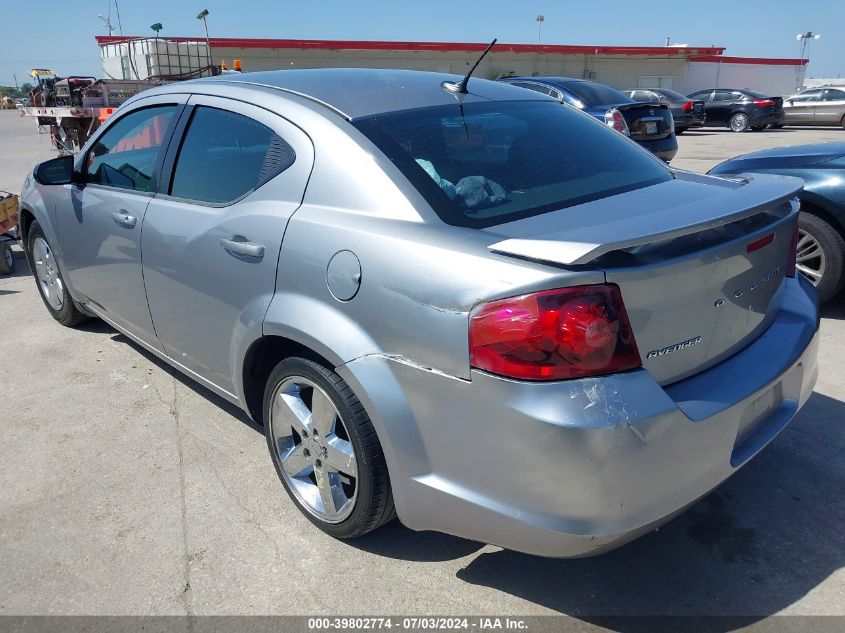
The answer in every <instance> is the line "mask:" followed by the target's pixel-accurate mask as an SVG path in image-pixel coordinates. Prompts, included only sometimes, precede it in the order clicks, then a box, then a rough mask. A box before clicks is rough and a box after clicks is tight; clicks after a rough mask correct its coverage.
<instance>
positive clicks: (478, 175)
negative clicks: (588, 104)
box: [353, 101, 672, 228]
mask: <svg viewBox="0 0 845 633" xmlns="http://www.w3.org/2000/svg"><path fill="white" fill-rule="evenodd" d="M353 124H354V125H355V126H356V127H357V128H358V129H359V130H361V131H362V132H363V133H364V134H365V135H366V136H367V137H368V138H369V139H370V140H371V141H373V143H375V144H376V145H377V146H378V147H379V149H381V151H382V152H384V154H385V155H386V156H387V157H388V158H389V159H390V160H391V161H393V162H394V163H395V164H396V166H397V167H398V168H399V169H400V170H401V171H402V172H403V173H404V174H405V176H406V177H407V178H408V179H409V180H410V181H411V183H412V184H413V185H414V186H415V187H416V188H417V189H418V190H419V191H420V193H421V194H422V195H423V196H424V197H425V198H426V200H427V201H428V203H429V204H430V205H431V206H432V207H433V208H434V210H435V211H436V212H437V214H438V215H439V216H440V218H441V219H442V220H443V221H444V222H446V223H448V224H452V225H455V226H470V227H475V228H484V227H488V226H493V225H496V224H502V223H504V222H510V221H513V220H519V219H522V218H526V217H530V216H532V215H538V214H540V213H546V212H548V211H553V210H556V209H562V208H565V207H570V206H573V205H576V204H582V203H585V202H589V201H592V200H597V199H599V198H606V197H608V196H612V195H616V194H619V193H624V192H626V191H632V190H634V189H639V188H642V187H647V186H650V185H654V184H657V183H660V182H665V181H667V180H670V179H671V178H672V176H671V173H670V172H669V170H668V169H667V168H666V167H665V166H664V165H663V164H662V163H661V162H660V161H659V160H658V159H657V158H654V157H653V156H652V155H651V154H649V153H648V152H647V151H646V150H644V149H642V148H640V147H639V146H638V145H637V144H636V143H634V142H633V141H630V140H629V139H627V138H625V137H624V136H622V135H621V134H619V133H618V132H615V131H614V130H612V129H610V128H609V127H607V126H606V125H604V124H603V123H600V122H599V121H597V120H595V119H593V118H592V117H590V116H588V115H586V114H583V113H581V112H579V111H578V110H576V109H574V108H571V107H569V106H562V105H561V104H559V103H554V102H547V101H513V102H501V101H500V102H495V103H471V104H466V105H464V106H459V105H458V104H455V105H449V106H438V107H434V108H421V109H417V110H408V111H404V112H397V113H392V114H385V115H378V116H374V117H367V118H363V119H357V120H355V121H353Z"/></svg>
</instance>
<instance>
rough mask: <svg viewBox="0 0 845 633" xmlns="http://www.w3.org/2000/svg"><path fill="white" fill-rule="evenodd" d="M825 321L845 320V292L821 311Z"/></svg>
mask: <svg viewBox="0 0 845 633" xmlns="http://www.w3.org/2000/svg"><path fill="white" fill-rule="evenodd" d="M820 312H821V315H822V318H823V319H845V292H840V293H839V295H838V296H836V297H834V298H833V299H831V300H830V301H828V302H827V303H826V304H824V305H823V306H821V309H820Z"/></svg>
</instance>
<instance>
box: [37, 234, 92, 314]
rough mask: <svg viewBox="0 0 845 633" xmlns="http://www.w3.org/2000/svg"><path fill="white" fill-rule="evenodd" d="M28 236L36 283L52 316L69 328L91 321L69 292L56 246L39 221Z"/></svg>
mask: <svg viewBox="0 0 845 633" xmlns="http://www.w3.org/2000/svg"><path fill="white" fill-rule="evenodd" d="M27 238H28V239H27V250H28V253H29V262H30V264H32V268H33V271H32V272H33V273H34V275H35V286H36V287H37V288H38V293H39V294H40V295H41V299H42V301H44V305H45V307H46V308H47V311H48V312H49V313H50V316H52V317H53V318H54V319H56V321H58V322H59V323H61V324H62V325H64V326H66V327H74V326H76V325H79V324H80V323H82V322H83V321H87V320H88V319H89V318H90V317H88V316H86V315H85V314H83V313H82V312H81V311H80V310H79V308H78V307H77V306H76V303H75V302H74V301H73V298H72V297H71V296H70V293H69V292H68V291H67V285H66V284H65V282H64V279H63V278H62V273H61V271H60V270H59V267H58V265H57V263H56V260H55V257H54V256H53V249H52V248H51V247H50V243H49V242H48V241H47V237H46V236H45V235H44V231H42V230H41V225H40V224H38V222H37V221H35V222H33V223H32V225H31V226H30V228H29V234H28V236H27Z"/></svg>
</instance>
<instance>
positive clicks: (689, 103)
mask: <svg viewBox="0 0 845 633" xmlns="http://www.w3.org/2000/svg"><path fill="white" fill-rule="evenodd" d="M692 108H693V105H692V101H687V102H686V103H685V104H684V107H683V108H682V110H683V111H684V112H689V111H690V110H692Z"/></svg>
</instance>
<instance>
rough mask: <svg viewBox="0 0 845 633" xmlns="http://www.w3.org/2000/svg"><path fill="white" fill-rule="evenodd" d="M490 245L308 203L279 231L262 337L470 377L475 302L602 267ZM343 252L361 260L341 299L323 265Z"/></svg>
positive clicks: (337, 356) (431, 227)
mask: <svg viewBox="0 0 845 633" xmlns="http://www.w3.org/2000/svg"><path fill="white" fill-rule="evenodd" d="M489 241H490V236H489V235H485V234H484V233H483V232H481V231H477V230H474V229H457V228H455V227H449V226H446V225H444V224H438V223H423V222H414V221H408V220H405V219H396V218H384V217H373V216H367V215H361V214H353V213H350V212H347V211H344V210H343V209H337V208H329V207H325V206H316V205H304V206H303V207H302V208H301V209H300V210H299V211H298V212H297V214H296V215H295V216H294V217H293V219H292V220H291V222H290V224H289V226H288V229H287V232H286V234H285V239H284V243H283V246H282V253H281V258H280V261H279V272H278V280H277V289H276V297H275V298H274V300H273V302H272V304H271V306H270V310H269V311H268V314H267V318H266V321H265V334H273V333H278V334H282V335H285V336H288V337H290V338H294V339H296V340H299V341H300V342H302V343H303V344H306V345H308V346H309V347H312V348H314V349H315V350H317V351H319V352H320V353H322V354H323V355H324V356H326V357H327V358H328V359H329V360H331V361H332V362H333V363H334V364H335V365H340V364H343V363H346V362H349V361H351V360H353V359H355V358H360V357H363V356H369V355H383V356H387V357H392V358H395V359H400V360H402V361H403V362H406V363H408V364H410V365H414V366H418V367H423V368H428V369H429V370H432V371H436V372H442V373H444V374H446V375H448V376H452V377H457V378H461V379H464V380H468V379H469V378H470V366H469V347H468V328H469V313H470V311H471V310H472V308H473V307H474V306H475V305H476V304H478V303H480V302H482V301H486V300H489V299H492V298H499V297H502V296H513V295H518V294H522V293H524V292H530V291H532V290H536V289H540V288H550V287H551V288H553V287H563V286H567V285H570V284H571V283H575V280H577V283H600V282H601V281H603V279H604V274H603V273H602V272H601V271H594V272H588V273H570V272H566V271H562V270H560V269H557V268H552V267H547V266H542V265H539V264H533V263H528V262H525V261H521V260H516V259H512V258H508V257H502V256H498V255H493V254H491V253H490V252H489V251H488V250H487V248H486V247H487V244H488V243H489ZM341 250H348V251H351V252H353V253H354V254H355V255H356V256H357V258H358V260H359V261H360V265H361V282H360V289H359V291H358V293H357V294H356V295H355V296H354V298H353V299H352V300H350V301H346V302H342V301H338V300H337V299H335V298H334V297H333V296H332V295H331V293H330V292H329V291H328V287H327V284H326V270H327V266H328V262H329V261H330V260H331V258H332V256H333V255H334V254H335V253H337V252H338V251H341ZM570 280H572V281H570Z"/></svg>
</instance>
